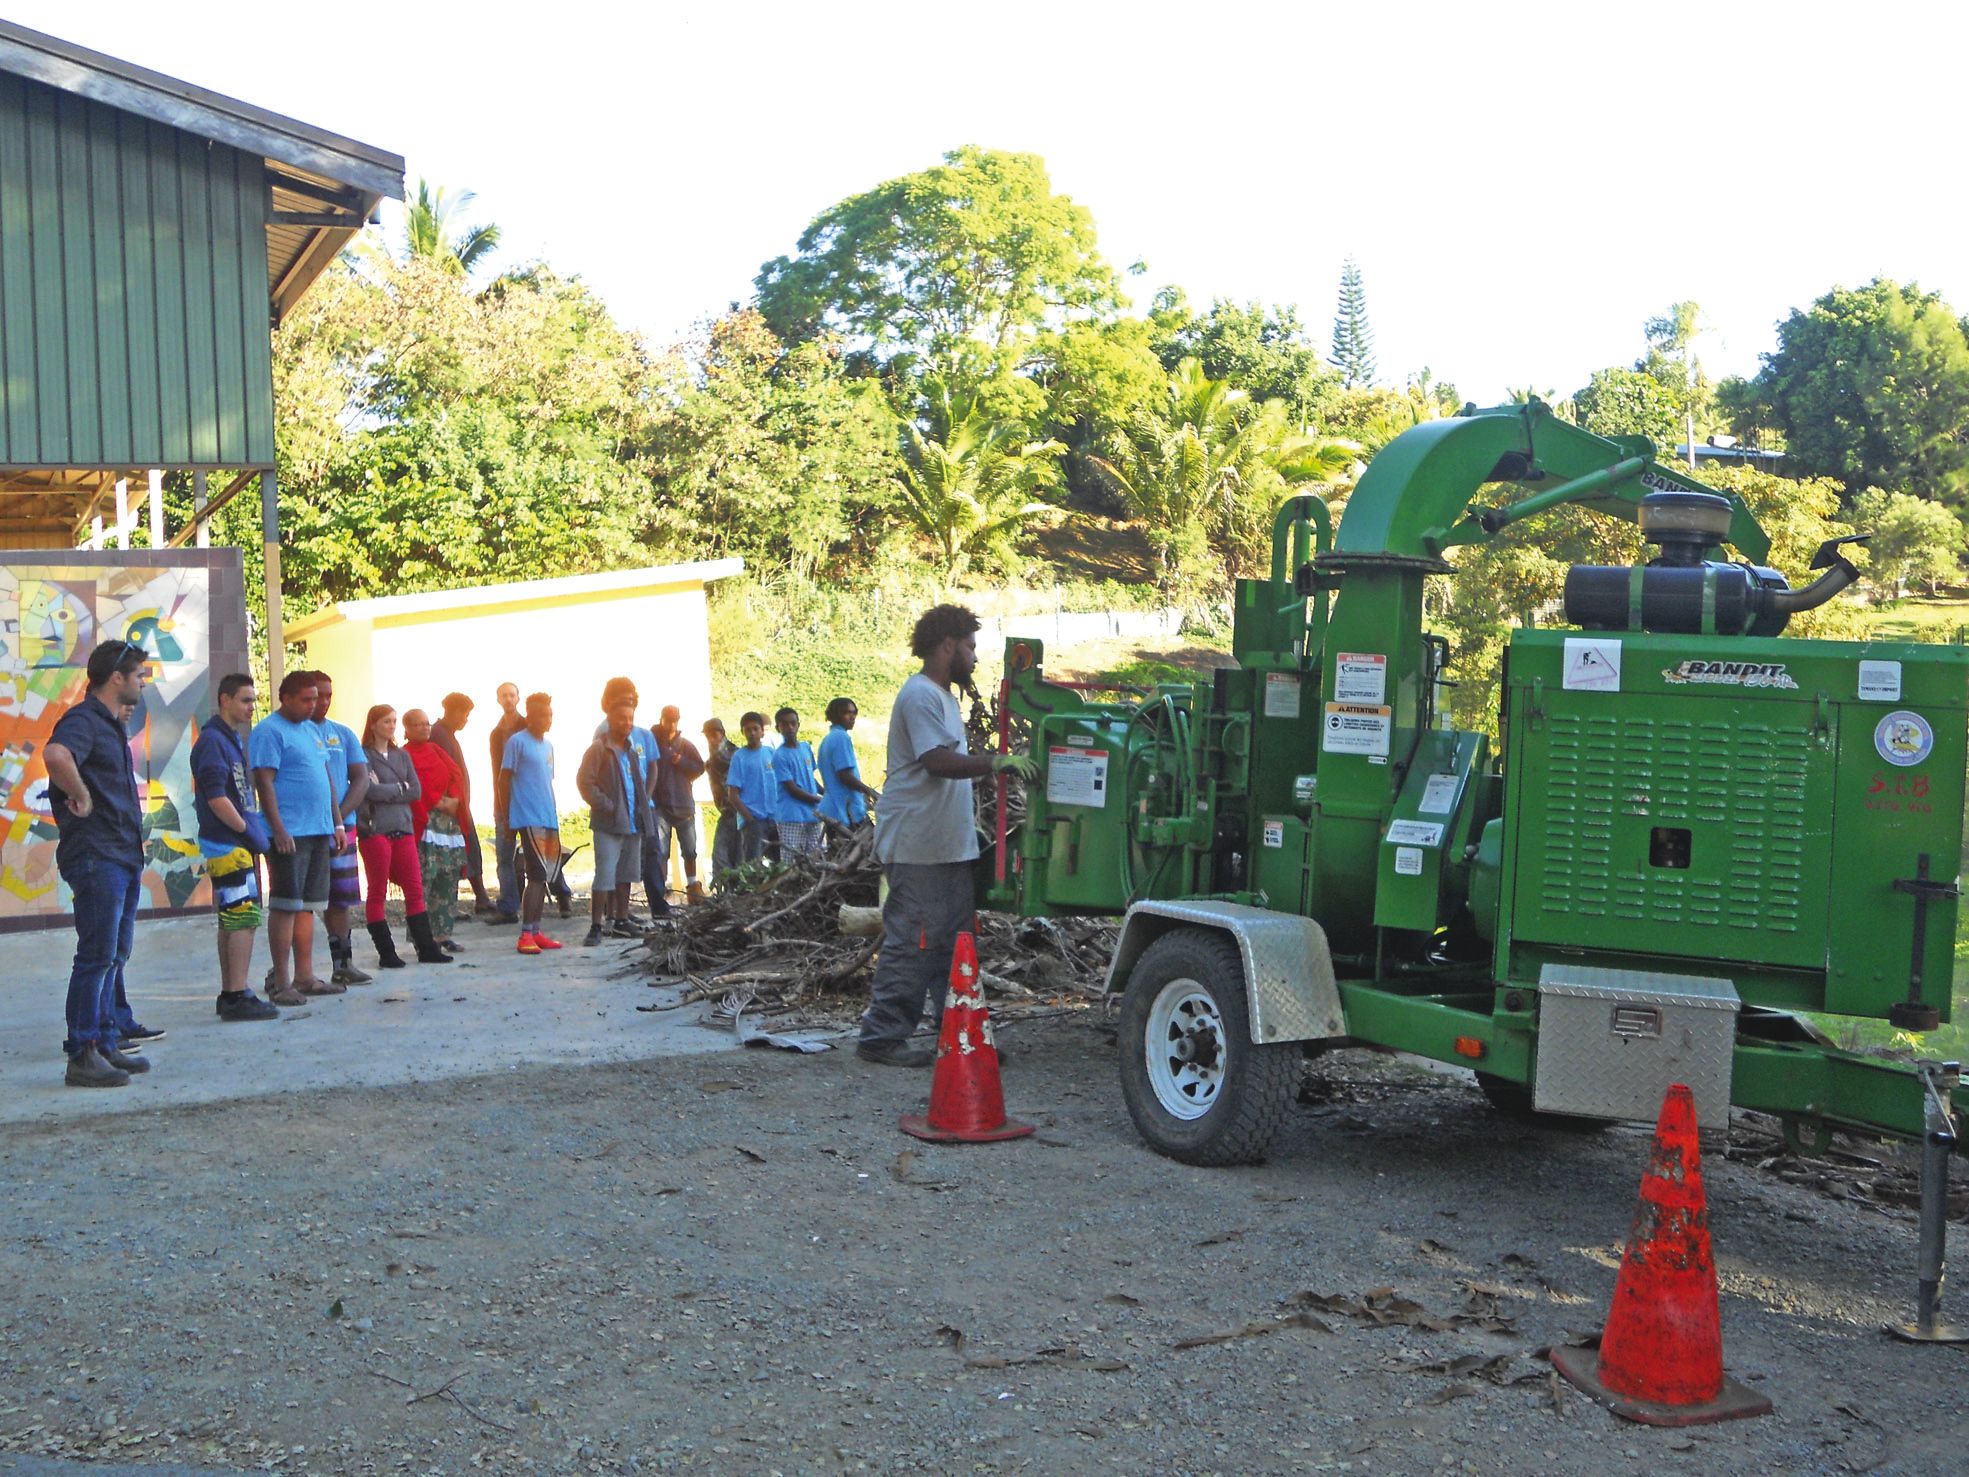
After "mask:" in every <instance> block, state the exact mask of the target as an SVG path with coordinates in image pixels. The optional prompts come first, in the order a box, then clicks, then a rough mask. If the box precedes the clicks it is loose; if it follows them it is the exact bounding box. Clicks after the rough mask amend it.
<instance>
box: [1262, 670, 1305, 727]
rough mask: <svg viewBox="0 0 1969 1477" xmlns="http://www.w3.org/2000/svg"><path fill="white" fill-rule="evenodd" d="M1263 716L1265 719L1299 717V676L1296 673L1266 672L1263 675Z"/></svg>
mask: <svg viewBox="0 0 1969 1477" xmlns="http://www.w3.org/2000/svg"><path fill="white" fill-rule="evenodd" d="M1265 716H1266V717H1267V718H1297V717H1298V716H1299V674H1298V673H1297V672H1267V673H1266V674H1265Z"/></svg>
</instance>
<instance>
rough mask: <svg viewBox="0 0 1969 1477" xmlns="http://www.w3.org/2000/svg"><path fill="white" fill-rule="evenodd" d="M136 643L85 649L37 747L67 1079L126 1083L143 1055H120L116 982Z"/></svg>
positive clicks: (129, 840)
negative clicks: (51, 868)
mask: <svg viewBox="0 0 1969 1477" xmlns="http://www.w3.org/2000/svg"><path fill="white" fill-rule="evenodd" d="M145 660H146V659H145V657H144V653H143V649H142V648H141V647H139V646H135V645H132V644H131V643H130V642H128V641H105V642H103V643H102V645H100V646H98V647H97V648H96V649H95V650H94V651H92V652H90V653H89V691H88V693H87V695H86V696H84V697H83V699H82V701H81V702H79V703H77V704H76V705H75V706H74V707H72V708H70V709H69V710H68V711H67V712H66V713H64V714H62V716H61V718H60V720H59V721H57V722H56V724H55V729H54V732H53V733H52V734H50V735H49V737H48V746H47V748H46V749H44V750H43V751H42V754H43V757H44V759H45V760H46V763H47V766H48V808H49V810H50V811H52V812H53V814H54V817H55V825H56V827H57V828H58V829H59V830H60V832H61V839H60V840H59V841H58V842H57V843H56V845H55V866H56V868H57V869H58V870H59V871H60V872H61V876H62V881H64V882H66V883H67V884H68V888H69V891H70V892H71V893H72V894H73V896H74V904H73V906H74V909H75V963H74V965H73V966H72V967H71V968H70V970H69V976H68V1039H67V1040H66V1041H64V1042H63V1043H62V1046H63V1050H64V1051H66V1052H67V1054H68V1071H67V1074H66V1076H65V1077H64V1079H63V1080H64V1081H65V1082H66V1083H67V1084H68V1085H69V1086H70V1087H126V1086H128V1085H129V1082H130V1074H131V1073H133V1072H148V1071H149V1070H150V1063H149V1062H148V1061H147V1060H146V1059H145V1058H143V1057H140V1056H126V1055H124V1054H123V1052H122V1050H121V1049H120V1043H121V1041H122V1033H121V1031H119V1029H118V1027H117V1022H116V987H117V983H118V981H119V980H120V979H121V978H122V974H123V966H124V964H125V962H126V961H127V960H128V959H129V957H130V951H131V949H132V948H133V947H134V946H135V944H136V937H137V909H138V908H139V907H140V906H142V904H143V897H144V843H143V820H142V812H141V809H140V808H139V805H138V802H137V776H136V771H135V769H134V768H133V767H132V765H131V762H130V735H129V732H128V730H127V729H126V728H125V727H124V723H125V720H126V719H128V717H129V715H130V713H131V712H132V710H134V709H135V708H136V707H137V706H138V705H139V704H141V703H142V702H143V700H144V683H145V681H146V680H147V675H148V674H147V672H146V669H145Z"/></svg>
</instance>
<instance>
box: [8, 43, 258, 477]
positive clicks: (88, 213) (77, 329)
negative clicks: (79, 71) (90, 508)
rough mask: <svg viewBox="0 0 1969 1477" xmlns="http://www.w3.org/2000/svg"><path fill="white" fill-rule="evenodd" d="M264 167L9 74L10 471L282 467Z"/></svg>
mask: <svg viewBox="0 0 1969 1477" xmlns="http://www.w3.org/2000/svg"><path fill="white" fill-rule="evenodd" d="M266 211H267V187H266V166H265V164H264V162H263V161H262V160H260V159H259V158H258V157H256V156H254V155H252V154H246V153H242V152H240V151H239V150H237V149H233V148H229V147H227V146H226V145H224V144H219V143H213V142H210V141H209V140H206V139H202V138H199V137H197V136H196V135H194V134H190V133H185V132H183V131H181V130H179V129H175V128H170V127H167V126H165V125H163V124H158V123H151V122H148V121H147V120H145V119H142V118H138V117H134V116H133V115H131V114H128V113H122V112H118V111H117V110H116V109H114V108H106V107H103V106H102V105H101V104H98V103H93V102H90V101H88V100H86V99H84V98H78V97H74V96H72V95H70V94H68V93H64V92H58V91H56V90H55V89H54V88H52V87H46V86H43V85H42V84H41V83H38V82H31V81H28V80H26V79H24V78H20V77H12V76H4V75H0V467H5V466H14V467H83V468H103V469H109V468H142V467H183V466H201V465H203V466H214V467H251V466H265V465H270V464H271V463H272V461H273V364H272V341H271V330H270V329H269V327H268V312H267V297H268V293H267V238H266Z"/></svg>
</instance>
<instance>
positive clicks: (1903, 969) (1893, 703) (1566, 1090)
mask: <svg viewBox="0 0 1969 1477" xmlns="http://www.w3.org/2000/svg"><path fill="white" fill-rule="evenodd" d="M1564 503H1578V504H1582V505H1584V506H1585V507H1587V508H1589V509H1593V510H1596V511H1598V512H1601V513H1604V514H1608V515H1612V516H1615V517H1620V518H1625V519H1631V520H1638V522H1639V524H1640V527H1641V531H1642V535H1643V537H1644V538H1645V539H1646V540H1647V541H1648V542H1649V543H1650V544H1652V545H1653V546H1654V547H1653V549H1652V550H1651V555H1652V557H1651V558H1650V559H1649V560H1648V562H1646V563H1645V564H1642V565H1638V566H1636V567H1633V568H1624V567H1601V566H1585V565H1580V566H1574V567H1573V568H1572V569H1571V571H1570V572H1569V574H1568V577H1567V580H1566V587H1565V602H1564V619H1565V622H1566V626H1565V627H1564V628H1559V627H1557V626H1554V627H1552V628H1525V629H1520V630H1518V631H1516V632H1515V633H1514V634H1513V635H1512V638H1511V641H1510V644H1509V649H1508V652H1507V654H1506V662H1505V669H1504V684H1503V688H1504V690H1503V711H1502V714H1501V722H1500V725H1499V732H1500V734H1501V743H1500V744H1499V747H1498V751H1497V752H1493V751H1492V749H1491V746H1490V742H1489V740H1488V738H1487V737H1486V735H1484V734H1482V733H1472V732H1458V731H1456V730H1455V729H1453V728H1452V727H1450V726H1449V725H1448V723H1447V721H1446V717H1445V712H1444V707H1445V705H1444V703H1443V701H1442V697H1443V694H1442V685H1443V682H1444V672H1445V667H1446V664H1447V662H1448V660H1449V656H1450V652H1449V649H1448V646H1447V643H1446V642H1444V641H1443V640H1442V639H1441V638H1440V637H1438V636H1435V635H1432V634H1430V633H1429V632H1428V631H1427V630H1426V629H1425V626H1424V621H1423V590H1424V586H1425V584H1426V583H1427V581H1428V580H1430V579H1431V578H1432V577H1436V576H1440V575H1442V574H1445V573H1447V572H1448V571H1449V568H1450V566H1449V565H1448V564H1446V563H1445V562H1444V560H1443V554H1444V552H1445V551H1446V550H1449V549H1451V548H1453V547H1454V546H1456V545H1459V544H1466V543H1472V542H1475V541H1478V540H1482V539H1487V538H1490V537H1492V536H1494V535H1495V534H1497V533H1498V532H1499V531H1500V530H1501V529H1503V528H1504V527H1506V526H1507V525H1508V524H1510V523H1512V522H1514V521H1516V520H1518V519H1520V518H1523V517H1525V516H1527V515H1529V514H1531V513H1535V512H1539V511H1542V510H1544V509H1547V508H1552V507H1556V506H1558V505H1560V504H1564ZM1723 546H1728V547H1729V548H1730V549H1732V550H1734V551H1735V554H1736V555H1737V556H1738V561H1739V562H1727V561H1726V560H1725V559H1724V557H1723ZM1768 557H1769V540H1768V538H1767V537H1766V535H1765V533H1764V531H1763V530H1762V528H1761V527H1760V526H1759V525H1758V523H1757V521H1756V519H1755V518H1754V517H1752V516H1751V514H1750V512H1749V510H1748V509H1747V508H1745V507H1744V506H1743V505H1742V504H1741V503H1739V502H1737V501H1736V500H1734V499H1732V498H1731V497H1729V496H1727V495H1723V494H1719V493H1718V492H1716V491H1715V490H1714V489H1711V488H1709V487H1707V486H1705V485H1704V484H1702V483H1701V482H1698V481H1695V480H1694V479H1692V478H1689V477H1685V476H1683V475H1681V474H1679V473H1678V472H1676V471H1675V470H1673V469H1672V468H1670V467H1666V466H1662V465H1660V464H1658V463H1656V462H1655V460H1654V458H1653V448H1652V447H1651V445H1650V444H1649V443H1648V442H1647V441H1645V440H1642V439H1638V438H1636V439H1620V438H1616V439H1611V440H1609V439H1604V438H1601V437H1598V436H1594V435H1591V434H1589V433H1587V432H1585V431H1582V430H1580V429H1579V428H1577V427H1575V426H1572V425H1569V424H1567V423H1565V422H1563V421H1560V420H1558V419H1556V418H1554V417H1553V416H1552V415H1551V414H1550V412H1549V411H1547V410H1546V409H1545V407H1543V406H1542V405H1538V404H1537V403H1535V402H1534V403H1533V404H1531V405H1514V406H1507V407H1501V408H1499V409H1495V410H1481V411H1480V410H1474V409H1472V410H1468V411H1466V412H1465V413H1464V414H1463V415H1461V416H1458V417H1455V418H1451V419H1446V420H1441V421H1435V422H1431V423H1428V424H1425V425H1421V426H1418V427H1416V428H1415V429H1413V430H1411V431H1409V432H1407V433H1405V434H1404V435H1402V436H1401V437H1400V438H1398V439H1397V440H1396V441H1394V442H1393V443H1391V444H1390V445H1389V446H1388V447H1387V448H1386V449H1385V450H1384V451H1382V452H1381V453H1380V454H1379V455H1378V456H1376V457H1375V458H1374V460H1373V462H1372V463H1371V464H1370V465H1369V466H1368V468H1367V470H1366V472H1365V474H1364V475H1363V476H1362V478H1361V480H1360V483H1359V485H1358V487H1357V488H1356V489H1355V491H1354V494H1353V496H1352V498H1351V499H1350V500H1349V502H1348V503H1347V505H1346V509H1345V513H1344V516H1343V517H1342V520H1341V522H1340V526H1339V529H1338V532H1337V534H1336V533H1334V532H1333V531H1332V529H1331V525H1330V520H1329V516H1328V513H1327V510H1326V507H1325V506H1324V504H1323V503H1322V502H1321V501H1320V500H1319V499H1318V498H1316V497H1311V496H1301V497H1298V498H1295V499H1293V500H1291V501H1290V502H1288V503H1287V504H1286V505H1285V507H1284V508H1283V509H1282V510H1281V512H1280V515H1279V519H1278V523H1277V526H1276V529H1275V533H1274V548H1273V555H1272V568H1271V576H1270V578H1269V579H1260V580H1244V581H1240V582H1239V583H1238V586H1237V589H1236V597H1235V637H1234V651H1235V656H1236V665H1235V666H1232V667H1228V668H1224V669H1222V670H1219V671H1217V672H1215V673H1214V674H1213V680H1211V681H1209V682H1203V683H1198V684H1196V685H1194V686H1163V687H1158V688H1156V689H1155V690H1154V691H1153V692H1151V693H1149V694H1147V695H1145V696H1144V697H1143V698H1142V699H1141V700H1139V701H1128V702H1107V701H1093V700H1091V698H1092V694H1090V693H1089V692H1088V691H1086V690H1085V689H1076V688H1075V687H1073V686H1071V685H1068V684H1063V683H1057V682H1050V681H1048V680H1047V678H1046V676H1045V671H1044V664H1043V651H1042V648H1041V645H1040V643H1039V642H1037V641H1031V640H1024V639H1013V640H1011V641H1008V643H1007V645H1006V652H1005V673H1006V676H1005V685H1004V692H1003V699H1004V700H1003V703H1002V705H1001V706H1002V709H1003V711H1004V712H1005V713H1006V714H1007V715H1008V718H1007V734H1008V737H1017V738H1020V739H1022V740H1024V741H1025V742H1027V743H1029V745H1030V749H1031V753H1032V755H1033V756H1034V757H1035V758H1036V759H1037V760H1038V761H1039V764H1040V775H1039V778H1038V779H1037V780H1036V781H1035V782H1034V783H1033V784H1031V785H1029V786H1028V787H1027V803H1026V811H1025V815H1024V818H1023V821H1022V822H1021V823H1020V824H1019V825H1018V826H1017V827H1016V828H1014V829H1013V830H1012V831H1011V832H1010V834H1008V835H1007V836H1006V837H1005V838H1004V840H1003V842H1002V843H1001V845H1000V846H999V848H998V849H997V851H996V853H995V854H994V855H993V856H992V858H991V859H990V860H989V861H988V862H987V864H986V866H987V868H988V871H987V875H986V879H985V887H986V895H987V898H988V901H989V902H990V904H991V905H992V906H994V907H997V908H1001V909H1005V910H1008V911H1013V912H1019V913H1023V914H1027V915H1032V916H1045V915H1051V914H1074V913H1081V914H1085V913H1099V914H1124V915H1125V920H1126V921H1125V923H1124V925H1123V928H1122V933H1121V939H1120V944H1119V947H1118V949H1117V951H1116V954H1115V957H1114V960H1113V963H1112V965H1111V968H1110V972H1109V976H1108V988H1109V990H1110V991H1121V992H1123V997H1124V998H1123V1001H1122V1006H1121V1019H1122V1022H1123V1024H1122V1031H1121V1074H1122V1086H1123V1090H1124V1093H1125V1095H1126V1098H1127V1102H1128V1107H1129V1111H1130V1113H1131V1114H1132V1116H1133V1118H1134V1121H1135V1124H1136V1126H1137V1127H1138V1129H1139V1130H1140V1132H1141V1133H1142V1135H1143V1137H1144V1138H1145V1139H1146V1140H1147V1141H1148V1142H1149V1143H1150V1144H1151V1145H1152V1146H1154V1147H1155V1148H1156V1149H1158V1150H1160V1151H1161V1152H1163V1153H1165V1154H1168V1155H1171V1156H1172V1157H1175V1158H1177V1159H1181V1160H1185V1161H1187V1162H1190V1163H1196V1164H1232V1163H1240V1162H1247V1161H1250V1160H1253V1159H1255V1158H1257V1157H1259V1156H1260V1155H1262V1154H1263V1152H1264V1150H1265V1148H1266V1145H1267V1143H1268V1142H1269V1141H1270V1139H1271V1138H1272V1136H1273V1135H1274V1134H1275V1133H1276V1132H1277V1130H1278V1129H1279V1127H1280V1125H1281V1124H1282V1122H1283V1121H1284V1118H1285V1115H1286V1111H1287V1108H1288V1105H1289V1104H1290V1103H1291V1101H1292V1098H1293V1094H1294V1091H1295V1088H1296V1083H1297V1077H1298V1070H1299V1065H1300V1061H1301V1059H1302V1057H1303V1056H1304V1055H1306V1054H1308V1053H1309V1052H1313V1051H1318V1050H1322V1049H1326V1048H1330V1047H1336V1046H1345V1045H1372V1046H1378V1047H1392V1048H1397V1049H1399V1050H1402V1051H1407V1052H1412V1053H1416V1054H1418V1055H1421V1056H1424V1057H1432V1058H1435V1059H1437V1060H1440V1061H1443V1062H1449V1063H1453V1064H1456V1065H1460V1066H1464V1067H1468V1068H1471V1069H1473V1070H1474V1071H1475V1072H1476V1074H1477V1080H1478V1082H1479V1083H1480V1084H1481V1085H1482V1087H1483V1089H1484V1091H1485V1092H1486V1094H1487V1095H1488V1096H1489V1097H1490V1099H1491V1100H1492V1102H1493V1103H1494V1104H1496V1105H1497V1106H1498V1107H1499V1108H1500V1109H1502V1110H1503V1111H1506V1112H1512V1113H1523V1114H1549V1115H1566V1116H1567V1117H1569V1118H1572V1119H1574V1120H1593V1119H1599V1120H1614V1119H1632V1120H1644V1121H1652V1120H1653V1118H1654V1116H1655V1114H1656V1111H1657V1109H1658V1108H1659V1106H1660V1103H1661V1100H1662V1095H1663V1092H1664V1090H1665V1089H1666V1088H1667V1086H1668V1085H1669V1084H1670V1083H1671V1082H1678V1081H1679V1082H1686V1083H1688V1084H1689V1085H1690V1086H1691V1087H1692V1088H1693V1089H1694V1092H1695V1098H1696V1102H1697V1106H1698V1112H1699V1116H1700V1118H1701V1121H1702V1122H1703V1123H1704V1124H1706V1125H1711V1126H1720V1125H1722V1124H1723V1123H1724V1122H1725V1121H1726V1119H1727V1115H1728V1110H1729V1107H1730V1105H1731V1104H1733V1103H1734V1104H1737V1105H1739V1106H1742V1107H1747V1108H1756V1109H1761V1110H1763V1111H1765V1112H1769V1113H1773V1114H1777V1115H1779V1116H1780V1117H1781V1118H1782V1119H1783V1121H1784V1123H1785V1125H1786V1130H1787V1134H1788V1135H1789V1136H1790V1138H1791V1139H1792V1141H1793V1142H1794V1144H1796V1145H1798V1146H1800V1147H1802V1148H1811V1147H1813V1146H1819V1147H1822V1146H1823V1144H1824V1141H1825V1139H1826V1136H1827V1135H1828V1134H1829V1132H1830V1130H1831V1129H1833V1128H1834V1127H1842V1128H1852V1129H1857V1130H1861V1131H1866V1132H1876V1133H1886V1134H1896V1135H1904V1136H1907V1137H1910V1138H1923V1137H1926V1138H1929V1139H1931V1140H1932V1139H1934V1138H1935V1137H1936V1136H1937V1135H1939V1136H1940V1137H1941V1141H1942V1142H1943V1144H1944V1148H1943V1151H1942V1152H1943V1166H1944V1170H1943V1172H1944V1173H1945V1167H1946V1144H1947V1143H1948V1142H1949V1140H1948V1134H1949V1132H1950V1129H1951V1123H1950V1118H1949V1114H1948V1111H1947V1110H1948V1108H1949V1105H1950V1102H1951V1099H1952V1098H1954V1097H1957V1096H1959V1093H1958V1074H1957V1073H1956V1072H1955V1070H1954V1069H1953V1067H1952V1066H1950V1065H1946V1064H1939V1063H1936V1064H1911V1063H1905V1062H1890V1061H1886V1060H1882V1059H1879V1058H1876V1057H1873V1056H1869V1055H1866V1054H1862V1053H1858V1052H1853V1051H1846V1050H1841V1049H1838V1048H1837V1047H1835V1046H1833V1045H1832V1044H1831V1043H1830V1042H1829V1041H1828V1039H1827V1038H1826V1036H1825V1035H1824V1034H1823V1032H1821V1031H1820V1030H1818V1029H1817V1028H1815V1027H1814V1026H1813V1025H1812V1024H1810V1023H1809V1022H1807V1021H1806V1020H1803V1019H1801V1018H1800V1016H1799V1014H1797V1013H1798V1012H1810V1013H1825V1014H1831V1015H1840V1016H1852V1017H1862V1018H1870V1019H1878V1020H1885V1021H1889V1022H1892V1023H1894V1024H1895V1025H1897V1026H1900V1027H1902V1028H1904V1029H1907V1030H1910V1031H1922V1030H1927V1029H1932V1028H1933V1027H1934V1026H1936V1025H1937V1024H1939V1023H1940V1022H1942V1021H1945V1020H1947V1019H1948V1015H1949V1008H1950V991H1951V984H1952V963H1953V958H1954V939H1955V917H1956V906H1957V904H1956V899H1957V894H1958V887H1957V877H1958V873H1959V871H1960V859H1961V850H1962V832H1963V802H1964V778H1965V755H1964V735H1965V722H1969V713H1965V708H1969V650H1965V649H1963V648H1961V647H1957V646H1942V645H1928V644H1918V643H1908V642H1887V641H1873V642H1866V643H1845V642H1831V641H1816V640H1802V639H1788V640H1781V639H1779V634H1780V633H1781V632H1782V631H1783V630H1784V629H1785V625H1786V622H1787V621H1788V620H1789V618H1790V616H1791V615H1792V614H1794V613H1796V612H1799V611H1803V610H1808V609H1811V608H1813V607H1814V606H1817V605H1820V604H1822V603H1824V602H1825V601H1826V600H1828V599H1830V598H1832V596H1834V595H1835V594H1837V593H1838V592H1839V591H1840V590H1842V589H1844V588H1845V587H1846V586H1847V585H1848V584H1850V583H1851V582H1852V580H1853V579H1854V578H1855V571H1854V569H1853V567H1852V565H1851V564H1849V563H1848V562H1847V561H1846V560H1845V558H1844V557H1843V556H1842V554H1841V552H1840V548H1839V547H1838V543H1837V542H1834V543H1830V544H1828V545H1826V546H1825V547H1824V548H1822V549H1821V550H1820V551H1819V554H1818V557H1817V559H1815V560H1814V568H1815V570H1817V571H1819V573H1818V574H1817V578H1816V579H1815V580H1814V582H1813V583H1811V584H1810V585H1808V586H1807V587H1806V588H1803V589H1798V590H1793V589H1791V588H1790V587H1789V586H1788V584H1787V582H1786V580H1785V578H1784V576H1783V575H1781V574H1780V573H1778V572H1777V571H1776V570H1773V569H1769V568H1766V567H1764V565H1763V563H1762V561H1763V560H1765V559H1766V558H1768Z"/></svg>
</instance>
